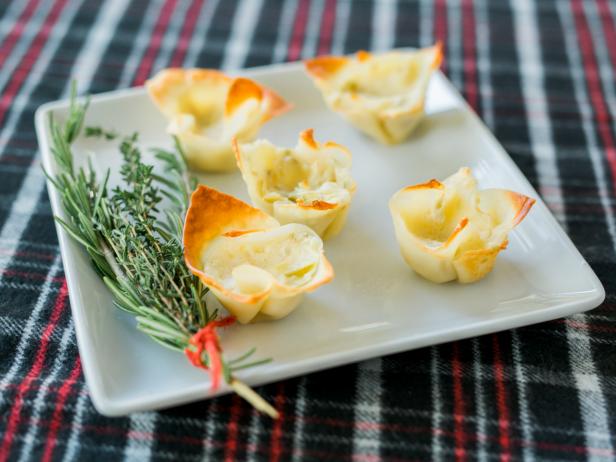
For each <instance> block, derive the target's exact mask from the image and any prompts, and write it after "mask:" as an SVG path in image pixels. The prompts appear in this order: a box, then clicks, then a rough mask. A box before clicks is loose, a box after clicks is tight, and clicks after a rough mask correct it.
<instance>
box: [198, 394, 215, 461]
mask: <svg viewBox="0 0 616 462" xmlns="http://www.w3.org/2000/svg"><path fill="white" fill-rule="evenodd" d="M217 406H218V401H217V400H215V399H213V400H210V402H209V403H208V405H207V417H206V419H205V434H204V435H203V455H202V457H201V460H212V448H213V447H214V441H213V440H214V433H215V432H216V423H217V422H216V415H217Z"/></svg>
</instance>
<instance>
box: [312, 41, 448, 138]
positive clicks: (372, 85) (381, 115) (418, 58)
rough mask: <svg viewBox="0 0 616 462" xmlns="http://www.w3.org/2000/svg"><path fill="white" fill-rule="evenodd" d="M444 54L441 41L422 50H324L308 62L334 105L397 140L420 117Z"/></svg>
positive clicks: (374, 132)
mask: <svg viewBox="0 0 616 462" xmlns="http://www.w3.org/2000/svg"><path fill="white" fill-rule="evenodd" d="M441 60H442V53H441V46H440V44H437V45H434V46H433V47H430V48H423V49H421V50H417V51H390V52H387V53H382V54H377V55H375V54H371V53H368V52H366V51H360V52H358V53H357V54H356V55H355V56H321V57H317V58H313V59H309V60H307V61H305V66H306V70H307V71H308V73H309V74H310V75H311V76H312V78H313V80H314V82H315V84H316V86H317V87H318V88H319V90H320V91H321V93H322V94H323V98H324V99H325V102H326V103H327V105H328V106H329V107H330V108H331V109H332V110H333V111H335V112H337V113H339V114H341V115H342V116H343V117H344V118H346V119H347V120H348V121H349V122H351V123H352V124H353V125H355V126H356V127H357V128H359V129H360V130H362V131H363V132H365V133H366V134H368V135H370V136H371V137H373V138H375V139H376V140H378V141H380V142H381V143H384V144H396V143H400V142H402V141H403V140H405V139H406V138H407V137H408V136H409V135H410V134H411V132H412V131H413V129H414V128H415V127H416V126H417V124H418V123H419V122H420V121H421V119H422V117H423V113H424V101H425V96H426V91H427V89H428V83H429V81H430V77H431V76H432V72H433V71H434V70H435V69H437V68H438V67H439V65H440V63H441Z"/></svg>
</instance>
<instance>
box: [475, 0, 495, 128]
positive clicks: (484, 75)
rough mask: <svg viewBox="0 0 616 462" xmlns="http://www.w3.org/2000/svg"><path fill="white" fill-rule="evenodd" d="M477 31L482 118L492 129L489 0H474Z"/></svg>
mask: <svg viewBox="0 0 616 462" xmlns="http://www.w3.org/2000/svg"><path fill="white" fill-rule="evenodd" d="M474 6H475V8H474V13H475V18H476V28H477V29H476V33H477V41H476V46H477V71H478V72H477V77H478V80H479V95H480V98H481V109H482V111H481V118H482V119H483V121H484V122H485V123H486V125H487V126H488V127H490V129H492V128H493V127H494V109H493V107H492V97H493V90H492V82H491V80H490V72H491V67H490V40H491V37H490V27H489V21H490V18H489V17H488V3H487V0H474Z"/></svg>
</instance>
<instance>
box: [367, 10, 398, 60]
mask: <svg viewBox="0 0 616 462" xmlns="http://www.w3.org/2000/svg"><path fill="white" fill-rule="evenodd" d="M374 8H375V10H374V16H373V17H372V49H373V50H374V51H386V50H389V49H390V48H392V46H393V44H394V38H395V32H396V28H395V24H396V13H397V9H398V4H397V2H396V0H378V1H377V2H376V3H375V4H374Z"/></svg>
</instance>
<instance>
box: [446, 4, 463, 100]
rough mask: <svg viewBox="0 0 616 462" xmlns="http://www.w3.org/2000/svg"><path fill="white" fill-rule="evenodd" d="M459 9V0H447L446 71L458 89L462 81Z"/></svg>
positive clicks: (460, 17)
mask: <svg viewBox="0 0 616 462" xmlns="http://www.w3.org/2000/svg"><path fill="white" fill-rule="evenodd" d="M461 10H462V8H461V6H460V0H447V73H448V76H449V79H450V80H451V82H452V83H453V84H454V85H455V86H456V87H457V88H458V89H462V88H463V87H462V85H463V83H464V67H463V59H464V52H463V49H462V15H461Z"/></svg>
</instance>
